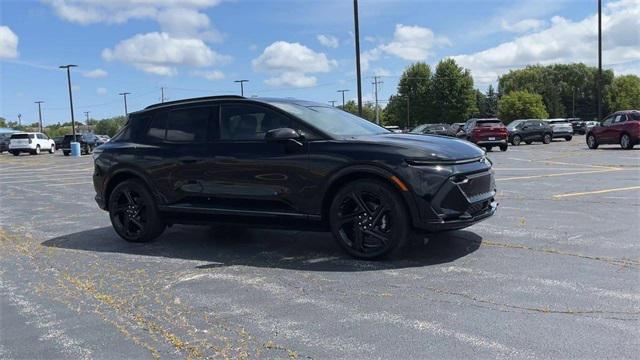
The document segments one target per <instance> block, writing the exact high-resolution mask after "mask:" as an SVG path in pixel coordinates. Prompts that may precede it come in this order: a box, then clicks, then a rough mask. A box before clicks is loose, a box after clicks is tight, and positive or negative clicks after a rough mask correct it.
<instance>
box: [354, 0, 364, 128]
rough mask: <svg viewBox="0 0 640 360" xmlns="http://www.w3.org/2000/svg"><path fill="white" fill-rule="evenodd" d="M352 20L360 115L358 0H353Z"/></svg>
mask: <svg viewBox="0 0 640 360" xmlns="http://www.w3.org/2000/svg"><path fill="white" fill-rule="evenodd" d="M353 22H354V25H355V37H356V39H355V40H356V41H355V42H356V78H357V79H358V115H360V116H362V77H361V75H360V26H359V24H358V0H353Z"/></svg>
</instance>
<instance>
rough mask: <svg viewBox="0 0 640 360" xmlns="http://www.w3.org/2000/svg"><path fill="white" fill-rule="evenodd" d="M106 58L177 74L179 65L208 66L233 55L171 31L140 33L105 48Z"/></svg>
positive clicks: (159, 71) (152, 71)
mask: <svg viewBox="0 0 640 360" xmlns="http://www.w3.org/2000/svg"><path fill="white" fill-rule="evenodd" d="M102 57H103V59H105V60H107V61H113V60H119V61H122V62H125V63H129V64H132V65H133V66H135V67H136V68H138V69H140V70H142V71H145V72H148V73H151V74H157V75H164V76H171V75H175V74H177V71H178V70H177V67H178V66H189V67H206V66H212V65H217V64H221V63H226V62H228V61H229V60H230V57H229V56H226V55H221V54H218V53H217V52H215V51H214V50H212V49H211V48H209V47H208V46H207V45H206V44H205V43H204V41H202V40H200V39H193V38H174V37H171V36H170V35H169V34H167V33H158V32H152V33H147V34H138V35H135V36H133V37H131V38H129V39H126V40H123V41H121V42H120V43H118V44H117V45H116V46H115V47H114V48H113V49H104V50H103V51H102Z"/></svg>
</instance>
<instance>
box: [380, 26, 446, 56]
mask: <svg viewBox="0 0 640 360" xmlns="http://www.w3.org/2000/svg"><path fill="white" fill-rule="evenodd" d="M445 44H449V40H447V38H445V37H437V36H435V35H434V34H433V31H431V29H427V28H424V27H420V26H405V25H402V24H397V25H396V30H395V32H394V33H393V40H392V41H391V42H390V43H388V44H383V45H380V49H381V50H382V51H384V52H386V53H388V54H391V55H395V56H397V57H399V58H401V59H404V60H409V61H424V60H426V59H427V58H428V57H429V55H430V54H431V49H432V48H433V46H434V45H445Z"/></svg>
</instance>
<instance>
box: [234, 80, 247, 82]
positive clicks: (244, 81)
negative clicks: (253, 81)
mask: <svg viewBox="0 0 640 360" xmlns="http://www.w3.org/2000/svg"><path fill="white" fill-rule="evenodd" d="M233 82H236V83H242V82H249V80H234V81H233Z"/></svg>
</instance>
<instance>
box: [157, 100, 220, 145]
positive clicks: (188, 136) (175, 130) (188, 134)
mask: <svg viewBox="0 0 640 360" xmlns="http://www.w3.org/2000/svg"><path fill="white" fill-rule="evenodd" d="M210 110H211V107H209V106H206V107H194V108H186V109H177V110H173V111H171V112H169V119H168V122H167V141H171V142H195V143H199V142H204V141H206V139H207V126H208V121H209V113H210ZM149 130H150V131H151V129H149Z"/></svg>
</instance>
